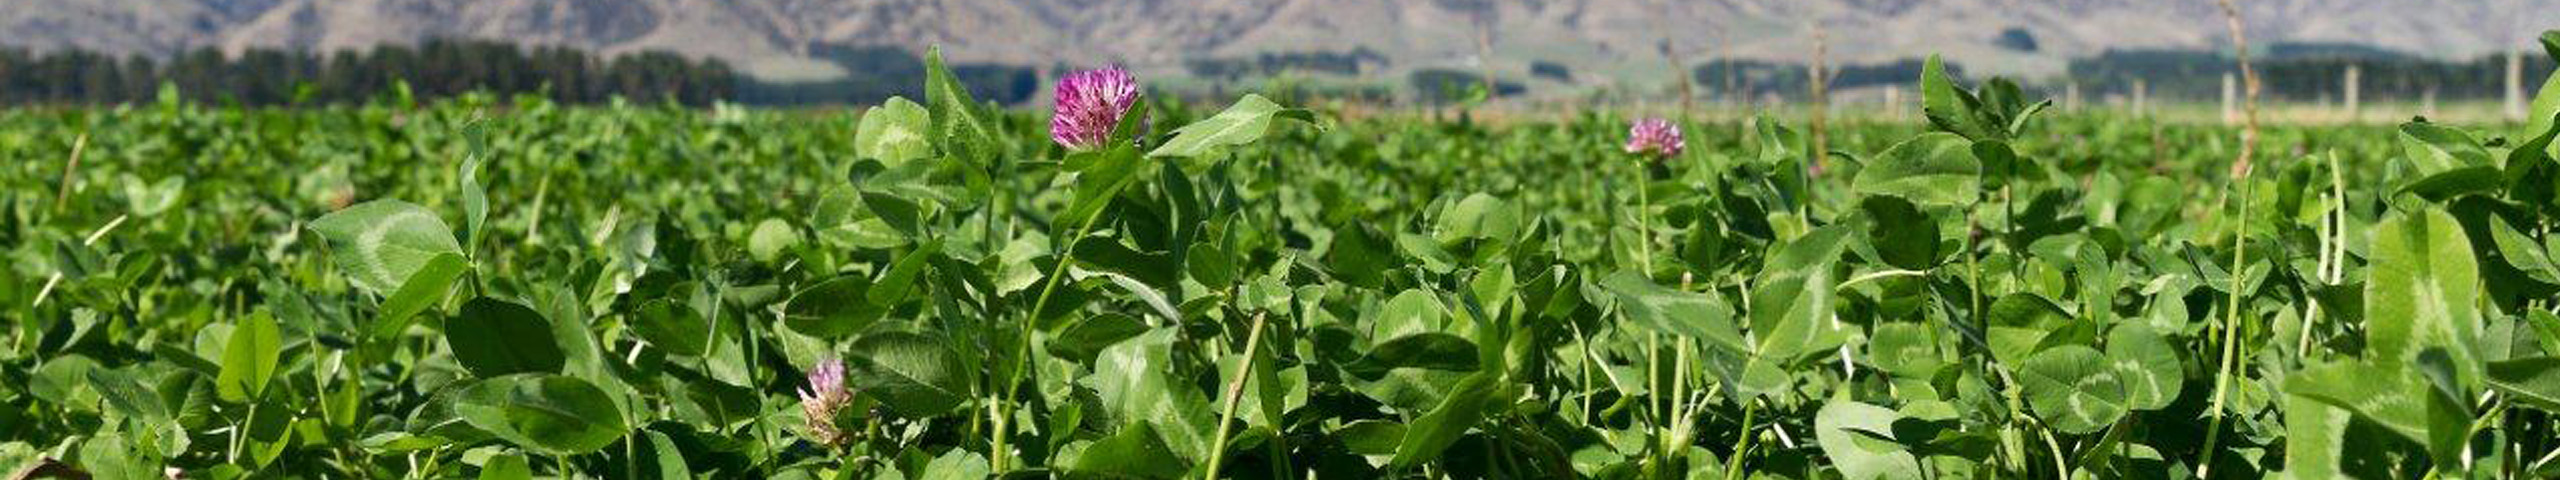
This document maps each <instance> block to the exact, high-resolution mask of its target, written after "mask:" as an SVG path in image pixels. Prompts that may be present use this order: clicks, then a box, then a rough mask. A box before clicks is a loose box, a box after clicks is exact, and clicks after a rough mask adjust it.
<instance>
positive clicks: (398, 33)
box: [0, 0, 2560, 81]
mask: <svg viewBox="0 0 2560 480" xmlns="http://www.w3.org/2000/svg"><path fill="white" fill-rule="evenodd" d="M5 1H6V3H9V4H11V5H12V6H10V7H9V8H0V46H10V47H19V48H29V49H34V50H39V51H43V50H54V49H64V48H79V49H87V50H94V51H103V52H110V53H118V54H143V55H168V54H172V53H175V52H180V51H185V50H190V49H199V48H206V47H211V48H219V49H224V50H226V51H233V52H237V51H241V50H245V49H250V48H286V49H301V50H323V51H325V50H339V49H358V48H367V47H370V46H372V45H376V44H383V43H408V42H416V41H420V40H423V39H429V38H484V39H504V40H510V41H517V42H525V43H534V44H549V45H564V46H571V47H578V48H584V49H589V50H595V51H600V52H605V53H622V52H632V51H643V50H662V51H672V52H677V53H680V54H685V55H691V56H698V57H711V58H717V59H721V60H725V61H727V62H729V63H730V64H732V65H734V66H737V67H738V68H739V69H741V70H743V71H745V72H748V73H749V74H751V75H753V76H755V77H758V78H761V79H766V80H783V81H788V80H824V79H829V78H836V77H841V76H843V75H845V74H846V72H847V71H848V70H847V69H853V68H860V66H859V65H841V64H837V63H835V62H829V61H825V60H822V56H820V55H816V54H814V53H813V52H814V51H816V50H818V49H821V48H823V46H828V45H854V46H889V47H897V48H901V49H907V50H910V51H921V50H922V49H923V48H924V47H925V46H927V45H941V46H943V49H944V51H945V52H946V54H947V55H949V56H950V57H951V58H952V59H953V60H955V61H969V62H994V63H1011V64H1019V65H1036V66H1045V65H1094V64H1101V63H1118V64H1123V65H1128V66H1130V67H1131V68H1133V69H1137V70H1139V71H1140V73H1141V74H1150V75H1153V74H1158V73H1159V72H1161V74H1162V75H1167V76H1172V75H1179V74H1180V71H1181V66H1182V65H1184V63H1185V62H1188V61H1195V60H1200V59H1218V58H1249V57H1252V56H1255V55H1261V54H1271V53H1290V52H1352V51H1361V52H1364V53H1363V54H1364V55H1368V56H1371V57H1374V58H1376V59H1377V61H1378V63H1379V64H1381V65H1380V67H1379V68H1377V70H1378V72H1377V73H1386V74H1392V73H1395V72H1401V71H1410V70H1414V69H1421V68H1457V69H1470V70H1471V69H1474V68H1476V67H1477V66H1479V65H1482V64H1481V63H1479V62H1481V61H1482V60H1483V59H1481V58H1480V55H1479V54H1478V53H1479V52H1480V51H1489V52H1491V53H1492V55H1491V62H1492V63H1491V66H1492V67H1493V69H1494V70H1495V71H1497V72H1502V73H1503V74H1504V75H1516V74H1525V72H1528V71H1529V70H1530V65H1531V64H1532V63H1547V64H1553V65H1564V66H1568V67H1570V68H1571V69H1573V70H1574V71H1576V72H1595V73H1599V74H1600V75H1599V76H1600V77H1604V78H1610V77H1617V76H1642V75H1662V74H1665V72H1666V71H1667V70H1666V69H1667V68H1669V66H1670V65H1672V64H1673V63H1672V62H1669V61H1666V59H1667V58H1671V57H1677V58H1680V59H1682V60H1683V62H1682V63H1697V62H1700V61H1704V60H1708V59H1753V60H1767V61H1803V60H1806V59H1808V58H1810V57H1811V56H1812V55H1813V51H1814V49H1815V46H1816V45H1817V44H1819V45H1821V46H1824V47H1826V48H1827V51H1828V57H1827V58H1828V61H1831V62H1841V63H1856V62H1883V61H1889V60H1894V59H1901V58H1910V57H1914V56H1919V55H1926V54H1929V53H1944V54H1946V55H1948V56H1949V57H1950V58H1951V59H1953V60H1955V61H1957V62H1959V63H1962V64H1964V65H1966V67H1967V68H1968V70H1970V71H1976V72H1992V73H2008V74H2020V75H2040V74H2049V73H2054V72H2058V71H2060V70H2061V69H2062V68H2063V66H2064V65H2065V64H2066V62H2068V61H2069V59H2072V58H2078V57H2085V56H2089V55H2094V54H2096V53H2098V52H2102V51H2106V50H2110V49H2217V48H2227V45H2229V44H2230V42H2229V35H2228V33H2227V32H2228V31H2227V27H2226V24H2225V22H2224V20H2223V17H2222V15H2221V12H2220V10H2219V8H2218V7H2217V5H2216V4H2215V3H2214V1H2213V0H5ZM2235 1H2236V3H2238V4H2239V5H2240V10H2241V13H2242V16H2243V18H2245V19H2246V20H2247V23H2246V25H2247V32H2248V33H2247V34H2248V36H2249V39H2250V41H2251V42H2253V43H2257V42H2270V43H2272V42H2308V43H2324V44H2342V45H2351V46H2361V47H2370V48H2376V49H2383V50H2390V51H2397V52H2404V53H2409V54H2416V55H2423V56H2429V57H2438V58H2469V57H2475V56H2479V55H2484V54H2491V53H2495V52H2500V51H2507V50H2513V49H2522V48H2526V47H2527V46H2528V45H2530V43H2529V42H2531V39H2532V38H2533V36H2534V34H2535V33H2536V32H2539V31H2541V30H2543V29H2546V28H2560V5H2553V4H2551V3H2550V0H2235ZM1817 38H1818V39H1820V41H1819V42H1817V41H1816V39H1817ZM1479 41H1482V45H1483V47H1487V48H1483V49H1480V47H1479V45H1480V44H1479ZM1666 52H1668V54H1669V55H1670V57H1666V56H1665V55H1666ZM1367 74H1369V73H1368V69H1364V73H1363V75H1367Z"/></svg>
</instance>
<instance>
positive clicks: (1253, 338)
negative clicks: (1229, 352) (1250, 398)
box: [1201, 313, 1269, 480]
mask: <svg viewBox="0 0 2560 480" xmlns="http://www.w3.org/2000/svg"><path fill="white" fill-rule="evenodd" d="M1262 317H1263V314H1261V313H1256V314H1253V326H1252V327H1248V328H1250V329H1249V330H1247V331H1246V333H1245V335H1244V353H1243V355H1244V358H1242V359H1239V360H1237V361H1236V375H1235V377H1236V379H1235V381H1231V382H1227V395H1226V397H1227V398H1226V405H1225V406H1223V407H1220V408H1219V409H1218V410H1219V413H1218V435H1217V441H1215V442H1211V443H1210V444H1209V469H1208V471H1206V472H1202V477H1201V478H1202V480H1217V478H1218V467H1219V466H1220V463H1222V461H1224V460H1226V458H1227V423H1229V422H1233V421H1235V419H1236V404H1237V403H1241V402H1237V401H1236V400H1238V399H1240V398H1241V397H1243V396H1244V382H1245V380H1247V379H1250V378H1253V357H1254V353H1255V352H1259V351H1260V350H1258V349H1259V348H1261V346H1262ZM1268 407H1269V406H1268V405H1266V406H1265V408H1268Z"/></svg>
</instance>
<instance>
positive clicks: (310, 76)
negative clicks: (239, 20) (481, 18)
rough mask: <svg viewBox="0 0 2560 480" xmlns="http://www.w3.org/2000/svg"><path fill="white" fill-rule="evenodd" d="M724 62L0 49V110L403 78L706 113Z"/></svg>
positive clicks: (431, 47)
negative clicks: (672, 105)
mask: <svg viewBox="0 0 2560 480" xmlns="http://www.w3.org/2000/svg"><path fill="white" fill-rule="evenodd" d="M740 78H741V76H740V75H739V74H738V73H737V72H735V71H734V70H732V69H731V68H730V67H729V65H728V64H726V63H724V62H721V61H719V60H712V59H700V60H697V59H691V58H686V57H684V56H682V55H677V54H673V53H665V52H640V53H631V54H622V55H613V56H603V55H597V54H593V53H589V52H586V51H583V50H578V49H573V48H566V47H550V46H542V47H532V48H526V47H523V46H519V45H516V44H513V43H507V42H497V41H483V40H429V41H425V42H420V43H419V44H417V45H415V46H409V45H393V44H384V45H379V46H375V47H373V48H372V49H369V50H342V51H337V52H328V53H323V52H311V51H290V50H276V49H250V50H246V51H243V52H240V53H239V54H238V55H230V54H226V53H224V52H222V51H220V50H217V49H213V48H202V49H196V50H189V51H186V52H184V53H180V54H177V55H174V56H170V57H167V58H151V57H145V56H139V55H136V56H124V57H119V56H113V55H107V54H101V53H96V52H90V51H82V50H58V51H50V52H31V51H27V50H24V49H8V48H0V104H12V105H23V104H103V103H125V102H142V101H150V100H152V99H154V98H156V97H157V96H158V95H159V90H160V87H161V86H162V85H167V86H170V87H173V88H175V89H177V90H178V91H179V92H180V93H181V94H184V95H186V96H187V97H189V98H204V99H211V100H214V101H219V102H228V103H237V104H241V105H252V106H270V105H310V104H332V103H357V102H364V101H367V100H369V99H373V98H375V97H377V96H380V95H384V94H385V92H388V91H389V90H390V87H391V86H392V85H393V84H395V83H399V82H406V83H407V84H408V86H409V89H410V94H411V95H414V96H415V97H417V98H438V97H447V96H453V95H459V94H462V93H466V92H491V93H498V94H523V93H535V94H541V95H545V96H548V97H550V98H551V99H553V100H556V101H562V102H573V103H592V102H600V101H605V100H608V99H612V98H617V97H619V98H627V99H632V100H637V101H674V102H680V103H683V104H687V105H707V104H709V103H711V102H713V101H718V100H722V99H728V98H730V97H732V96H735V95H736V92H737V89H738V85H739V83H740V80H739V79H740Z"/></svg>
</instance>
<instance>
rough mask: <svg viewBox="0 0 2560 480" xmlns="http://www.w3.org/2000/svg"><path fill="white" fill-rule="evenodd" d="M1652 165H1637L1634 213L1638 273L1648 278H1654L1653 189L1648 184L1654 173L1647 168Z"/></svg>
mask: <svg viewBox="0 0 2560 480" xmlns="http://www.w3.org/2000/svg"><path fill="white" fill-rule="evenodd" d="M1650 167H1651V166H1650V165H1639V166H1637V167H1636V211H1635V215H1634V217H1635V218H1634V220H1635V221H1636V232H1637V234H1638V235H1639V236H1638V237H1637V239H1636V268H1637V273H1642V274H1644V278H1645V279H1647V280H1651V279H1653V221H1652V216H1653V193H1652V190H1653V189H1652V188H1647V184H1650V183H1653V179H1652V178H1651V177H1652V176H1653V174H1652V173H1650V172H1648V171H1647V170H1646V169H1647V168H1650Z"/></svg>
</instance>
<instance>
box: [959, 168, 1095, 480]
mask: <svg viewBox="0 0 2560 480" xmlns="http://www.w3.org/2000/svg"><path fill="white" fill-rule="evenodd" d="M1101 218H1102V215H1101V214H1100V212H1095V214H1094V216H1091V217H1085V219H1084V224H1083V225H1080V226H1077V227H1076V233H1075V235H1072V236H1069V237H1067V242H1066V243H1064V244H1061V245H1064V247H1062V248H1059V249H1058V264H1057V265H1056V266H1054V267H1050V269H1049V278H1048V279H1047V280H1046V281H1045V282H1044V283H1045V284H1044V285H1042V286H1041V287H1040V297H1039V299H1038V300H1033V301H1032V302H1031V311H1030V312H1029V313H1027V314H1025V315H1023V317H1022V339H1021V340H1022V344H1021V345H1019V346H1018V347H1019V348H1016V349H1015V350H1014V357H1013V370H1012V371H1010V372H1006V375H1005V381H1004V384H1003V385H998V386H997V387H996V390H997V394H998V395H999V396H1000V399H999V400H998V401H997V402H996V407H995V408H994V410H995V411H994V412H991V413H990V415H991V416H993V417H995V418H993V419H990V420H989V421H990V422H991V423H993V424H994V425H992V428H993V429H994V430H993V432H992V433H991V434H990V435H992V436H991V437H990V441H989V442H988V444H989V447H988V452H987V457H988V458H989V461H988V463H989V464H990V466H991V467H992V468H991V470H992V471H994V472H995V473H999V474H1001V473H1004V472H1005V471H1006V467H1007V466H1008V465H1007V464H1006V459H1007V458H1008V457H1007V456H1006V455H1005V450H1006V443H1007V440H1008V438H1006V437H1010V436H1012V435H1013V432H1012V428H1011V427H1012V426H1011V423H1012V422H1010V420H1011V419H1012V417H1013V415H1012V412H1011V411H1008V410H1006V409H1007V408H1009V407H1011V406H1012V405H1013V392H1014V389H1015V388H1014V387H1015V384H1018V383H1021V382H1022V373H1023V371H1024V370H1025V369H1028V368H1030V365H1031V340H1032V338H1031V337H1032V334H1033V333H1034V332H1037V331H1039V323H1040V312H1041V311H1043V310H1047V309H1048V308H1049V297H1050V295H1052V294H1056V293H1057V292H1058V281H1059V279H1061V278H1064V277H1066V275H1067V266H1068V265H1072V264H1074V263H1075V246H1076V244H1077V243H1082V242H1084V236H1085V235H1087V234H1090V233H1093V223H1094V221H1095V220H1099V219H1101Z"/></svg>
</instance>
